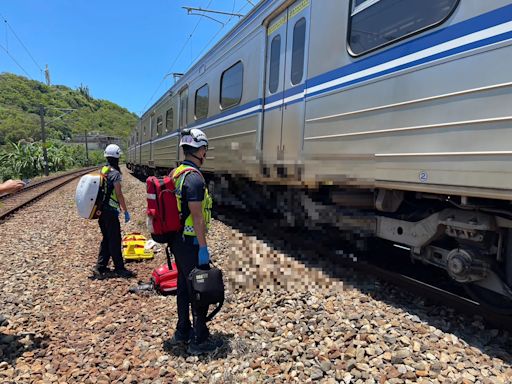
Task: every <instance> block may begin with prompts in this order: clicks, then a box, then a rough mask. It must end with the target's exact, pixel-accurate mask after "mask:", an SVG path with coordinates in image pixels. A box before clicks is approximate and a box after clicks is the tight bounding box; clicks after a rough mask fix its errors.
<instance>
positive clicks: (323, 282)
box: [225, 231, 343, 291]
mask: <svg viewBox="0 0 512 384" xmlns="http://www.w3.org/2000/svg"><path fill="white" fill-rule="evenodd" d="M225 272H226V273H227V276H228V279H227V284H228V285H229V286H230V289H232V290H240V289H241V290H260V291H278V290H301V291H303V290H309V289H315V288H316V289H318V288H330V289H336V290H339V291H342V290H343V283H342V282H341V281H338V280H335V279H331V278H330V277H328V276H326V275H325V274H324V273H323V272H322V271H320V270H318V269H316V268H311V267H309V266H306V265H304V264H302V263H300V262H298V261H297V260H294V259H293V258H292V257H290V256H287V255H283V254H281V253H278V252H276V251H275V250H273V249H271V248H270V247H269V246H267V245H266V244H264V243H263V242H261V241H259V240H258V239H256V238H255V237H249V236H247V235H242V234H241V233H239V232H237V231H233V232H232V238H231V252H230V255H229V258H228V260H227V263H226V265H225Z"/></svg>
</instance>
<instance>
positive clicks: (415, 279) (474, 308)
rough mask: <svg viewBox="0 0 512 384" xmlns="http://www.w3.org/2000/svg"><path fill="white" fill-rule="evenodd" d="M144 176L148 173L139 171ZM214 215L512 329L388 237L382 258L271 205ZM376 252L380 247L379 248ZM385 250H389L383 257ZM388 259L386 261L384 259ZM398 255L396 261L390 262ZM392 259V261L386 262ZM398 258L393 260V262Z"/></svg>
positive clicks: (314, 258) (307, 255) (349, 273)
mask: <svg viewBox="0 0 512 384" xmlns="http://www.w3.org/2000/svg"><path fill="white" fill-rule="evenodd" d="M138 179H139V180H140V181H142V182H144V181H145V178H144V177H138ZM213 213H214V216H215V217H216V218H218V219H219V220H221V221H222V222H224V223H226V224H228V225H230V226H231V227H233V228H236V229H237V230H239V231H241V232H243V233H245V234H248V235H251V236H255V237H257V238H258V239H260V240H263V241H265V242H267V243H268V244H269V245H271V246H272V247H273V248H275V249H277V250H279V251H282V252H283V253H286V254H289V255H291V256H293V257H294V258H296V259H298V260H299V261H301V262H302V263H304V264H305V265H306V266H310V267H314V268H319V269H321V270H322V271H323V272H324V273H326V274H328V275H330V276H331V277H334V278H338V279H340V280H343V281H344V282H345V283H348V284H350V285H352V286H356V287H357V286H364V285H365V284H360V283H359V282H361V281H366V282H368V281H369V280H371V279H372V278H373V279H374V281H382V282H385V283H389V284H391V285H393V286H395V287H397V288H398V289H399V290H402V291H403V292H408V293H410V294H412V295H414V296H416V297H420V298H422V299H425V300H427V301H428V302H430V303H433V304H436V305H439V306H445V307H447V308H450V309H454V310H456V311H458V312H459V313H460V314H463V315H467V316H470V317H472V316H475V315H476V316H479V317H481V318H482V320H483V321H484V322H485V323H486V324H487V325H488V326H490V327H493V328H498V329H503V330H508V331H511V332H512V315H509V314H502V313H497V312H493V311H491V310H490V309H489V308H487V307H485V306H484V305H482V304H480V303H478V302H476V301H474V300H472V299H471V298H470V297H469V296H468V295H467V294H466V292H465V290H464V289H463V288H462V287H461V286H460V285H457V284H456V283H454V282H452V281H451V280H450V279H449V278H448V277H447V276H446V278H445V276H444V275H443V272H442V271H441V270H438V269H435V267H429V266H421V267H420V268H418V265H413V264H411V263H410V262H409V258H408V257H403V255H402V259H401V261H400V260H398V261H397V260H396V259H395V257H400V256H399V255H398V254H397V251H392V250H391V246H390V245H389V243H387V244H388V245H387V246H386V247H381V246H380V243H379V246H378V248H377V251H376V252H377V253H378V254H379V256H380V257H379V258H377V259H375V258H373V260H372V257H368V256H370V253H371V252H367V253H368V255H365V254H362V253H361V252H360V251H358V250H357V249H356V247H355V246H354V243H353V241H354V239H352V240H344V239H343V236H341V235H342V234H341V233H340V230H339V229H338V228H333V227H325V228H322V230H311V229H307V228H300V227H294V226H289V225H287V223H286V221H285V220H283V218H282V217H280V216H279V215H277V214H272V213H270V214H269V211H268V210H267V211H253V210H251V212H247V211H244V210H241V209H240V208H239V207H238V206H232V205H230V206H227V205H224V206H223V205H219V204H214V212H213ZM374 252H375V249H374ZM383 255H386V257H384V256H383ZM383 260H384V261H383ZM389 260H395V263H392V262H389ZM386 264H387V265H386ZM393 264H394V265H393Z"/></svg>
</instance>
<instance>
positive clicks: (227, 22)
mask: <svg viewBox="0 0 512 384" xmlns="http://www.w3.org/2000/svg"><path fill="white" fill-rule="evenodd" d="M233 5H234V4H233ZM247 5H248V4H245V5H243V6H242V7H241V8H240V9H239V10H238V11H237V12H236V13H240V12H241V11H243V9H244V8H245V7H247ZM234 9H235V8H234V6H233V10H234ZM232 13H233V12H232ZM233 17H234V16H231V17H230V18H229V19H228V21H226V23H225V24H224V25H223V26H222V27H221V28H220V29H219V30H218V31H217V32H216V33H215V34H214V35H213V36H212V38H211V39H210V40H209V41H208V43H206V45H205V46H204V47H203V49H202V50H201V52H199V54H198V55H197V56H196V58H195V59H194V61H192V63H195V62H196V61H197V60H198V59H199V58H200V57H201V56H202V55H203V53H204V51H206V49H207V48H208V47H209V46H210V43H211V42H212V41H214V40H215V39H216V38H217V36H218V35H219V33H220V32H221V31H222V30H223V29H224V28H225V27H226V25H228V24H229V22H230V21H231V19H233ZM191 65H192V64H191Z"/></svg>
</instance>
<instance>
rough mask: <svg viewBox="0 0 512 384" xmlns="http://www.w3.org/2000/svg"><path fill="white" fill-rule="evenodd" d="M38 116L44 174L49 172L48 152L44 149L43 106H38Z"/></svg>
mask: <svg viewBox="0 0 512 384" xmlns="http://www.w3.org/2000/svg"><path fill="white" fill-rule="evenodd" d="M39 117H40V118H41V140H42V141H43V159H44V175H45V176H48V175H49V174H50V172H49V170H48V152H47V151H46V132H45V130H44V107H43V106H42V105H41V106H40V107H39Z"/></svg>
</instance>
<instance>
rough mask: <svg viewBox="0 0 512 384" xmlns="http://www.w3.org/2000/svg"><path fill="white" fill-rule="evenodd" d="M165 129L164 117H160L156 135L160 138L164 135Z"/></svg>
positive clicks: (157, 120)
mask: <svg viewBox="0 0 512 384" xmlns="http://www.w3.org/2000/svg"><path fill="white" fill-rule="evenodd" d="M163 128H164V120H163V118H162V115H160V116H158V117H157V119H156V135H157V136H160V135H161V134H162V133H163Z"/></svg>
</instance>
